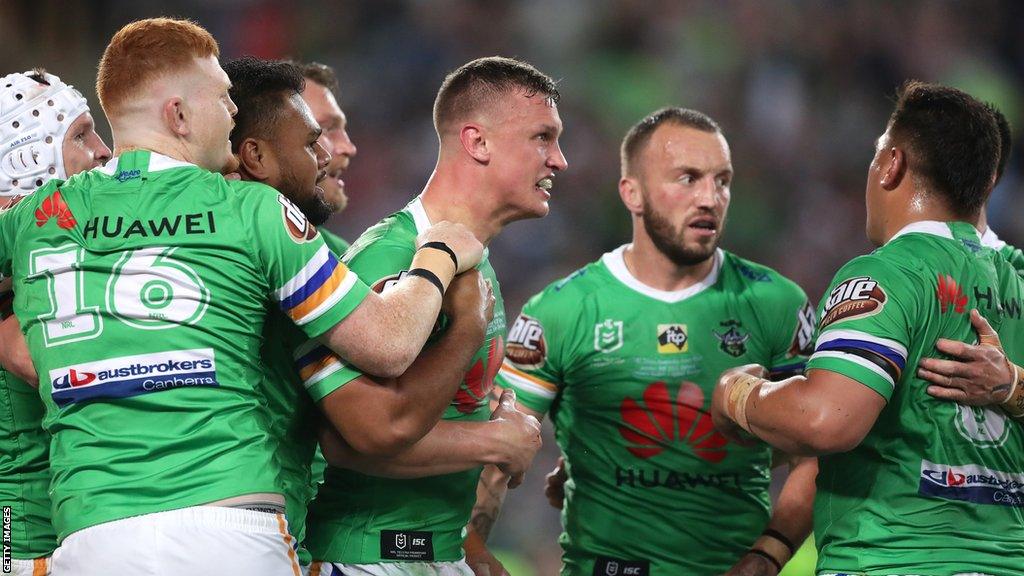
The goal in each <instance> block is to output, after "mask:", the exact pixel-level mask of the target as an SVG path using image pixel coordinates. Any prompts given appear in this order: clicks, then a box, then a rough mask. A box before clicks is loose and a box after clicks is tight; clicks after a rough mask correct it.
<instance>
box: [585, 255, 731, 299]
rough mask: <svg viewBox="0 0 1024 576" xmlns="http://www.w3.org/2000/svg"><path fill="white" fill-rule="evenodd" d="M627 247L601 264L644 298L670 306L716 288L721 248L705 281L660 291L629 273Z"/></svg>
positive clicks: (603, 257) (602, 259)
mask: <svg viewBox="0 0 1024 576" xmlns="http://www.w3.org/2000/svg"><path fill="white" fill-rule="evenodd" d="M627 246H628V244H623V245H622V246H619V247H618V248H616V249H615V250H612V251H611V252H608V253H607V254H605V255H604V256H602V257H601V262H603V263H604V265H605V267H606V268H608V271H609V272H611V273H612V276H614V277H615V278H616V279H617V280H618V281H619V282H622V283H623V284H625V285H626V286H628V287H629V288H631V289H633V290H634V291H636V292H639V293H641V294H643V295H644V296H647V297H649V298H654V299H655V300H660V301H662V302H668V303H669V304H675V303H676V302H681V301H683V300H686V299H687V298H690V297H691V296H696V295H697V294H700V293H701V292H703V291H704V290H706V289H708V288H710V287H711V286H714V284H715V282H718V274H719V272H721V270H722V250H721V249H720V248H719V249H716V250H715V255H714V259H715V263H714V264H713V265H712V266H711V272H709V273H708V275H707V276H705V277H704V279H703V280H701V281H700V282H697V283H696V284H694V285H693V286H689V287H687V288H683V289H682V290H671V291H669V290H658V289H657V288H652V287H650V286H648V285H646V284H644V283H643V282H641V281H639V280H637V279H636V277H635V276H633V275H632V274H631V273H630V272H629V269H628V268H626V259H625V258H624V257H623V254H624V253H625V250H626V247H627Z"/></svg>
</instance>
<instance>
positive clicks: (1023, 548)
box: [712, 81, 1024, 575]
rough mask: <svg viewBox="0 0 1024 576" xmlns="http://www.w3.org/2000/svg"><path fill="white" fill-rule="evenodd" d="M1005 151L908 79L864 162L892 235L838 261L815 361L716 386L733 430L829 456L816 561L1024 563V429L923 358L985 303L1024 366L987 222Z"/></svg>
mask: <svg viewBox="0 0 1024 576" xmlns="http://www.w3.org/2000/svg"><path fill="white" fill-rule="evenodd" d="M998 156H999V131H998V127H997V125H996V121H995V119H994V118H993V116H992V114H991V112H990V111H989V110H988V109H986V107H985V105H984V104H982V103H981V102H978V101H977V100H976V99H974V98H972V97H971V96H969V95H967V94H965V93H963V92H961V91H959V90H955V89H953V88H947V87H944V86H938V85H933V84H925V83H921V82H916V81H912V82H908V83H907V84H905V85H904V86H903V87H902V88H901V89H900V91H899V94H898V100H897V102H896V107H895V110H894V111H893V113H892V115H891V116H890V118H889V121H888V124H887V125H886V129H885V132H884V133H883V134H882V135H881V136H880V137H879V138H878V140H877V142H876V147H875V155H874V158H873V159H872V162H871V165H870V168H869V170H868V178H867V186H866V205H867V236H868V239H869V240H871V241H872V243H874V244H875V245H877V246H879V248H878V249H877V250H875V251H874V252H872V253H871V254H869V255H866V256H861V257H858V258H855V259H854V260H852V261H850V262H849V263H847V264H846V265H845V266H844V267H843V268H841V269H840V270H839V272H838V273H837V274H836V277H835V279H834V280H833V283H832V286H831V287H830V288H829V290H828V292H827V293H826V294H827V295H826V296H825V298H823V302H822V304H821V309H820V311H819V313H820V318H821V320H820V324H819V334H818V337H817V343H816V349H815V352H814V354H813V355H812V356H811V358H810V360H809V361H808V364H807V374H806V376H796V377H793V378H790V379H788V380H785V381H783V382H779V383H770V382H766V381H765V380H763V379H762V378H761V377H760V372H761V371H762V369H761V367H760V366H756V365H752V366H748V367H746V368H744V369H743V370H734V371H729V372H726V373H725V374H723V375H722V378H721V379H720V381H719V384H718V386H717V387H716V390H715V395H714V399H713V407H712V410H713V415H714V418H715V423H716V426H717V427H718V429H719V430H720V431H722V432H723V433H725V434H727V435H729V436H732V437H739V436H742V435H744V434H747V433H749V434H753V435H754V436H756V437H758V438H761V439H763V440H765V441H767V442H768V443H770V444H771V445H773V446H775V447H777V448H779V449H782V450H786V451H788V452H792V453H802V454H810V455H814V454H817V455H824V454H828V456H825V457H822V458H820V459H819V468H820V472H819V475H818V492H817V497H816V500H815V509H814V522H815V537H816V543H817V545H818V549H819V555H818V573H819V575H823V574H840V573H841V574H964V573H985V574H1015V573H1019V571H1020V558H1021V557H1024V541H1022V540H1021V538H1020V526H1021V525H1024V506H1022V504H1024V427H1021V426H1016V425H1012V424H1010V423H1009V422H1008V420H1007V418H1006V415H1005V414H1003V413H1002V412H1000V411H996V410H991V409H982V410H975V409H972V408H971V407H967V406H963V405H961V404H957V403H952V402H943V401H938V400H935V399H933V398H931V397H930V396H928V395H927V394H926V393H925V391H924V388H925V387H926V386H927V385H928V383H927V382H926V381H924V380H921V379H920V378H918V377H917V374H916V370H915V368H916V367H917V365H918V363H919V361H920V360H921V359H922V358H926V357H935V356H936V352H935V349H934V346H935V343H936V340H937V339H939V338H946V339H950V340H960V341H963V340H967V339H969V338H970V337H971V336H972V325H971V322H970V319H969V313H971V311H972V309H977V311H978V312H980V314H981V316H984V317H985V318H986V319H988V320H989V322H990V323H991V324H992V325H993V326H995V327H996V330H997V331H998V334H999V336H1000V338H1001V339H1002V340H1003V343H1004V344H1005V345H1006V351H1007V352H1008V353H1009V355H1010V357H1011V359H1012V360H1014V361H1015V362H1018V363H1020V356H1019V354H1020V352H1021V351H1022V350H1024V343H1022V342H1021V340H1022V337H1024V325H1022V321H1021V318H1020V314H1010V313H1007V312H1006V311H1007V310H1008V309H1009V308H1010V307H1011V305H1012V304H1013V303H1016V305H1017V306H1019V303H1020V299H1021V297H1022V294H1024V291H1022V288H1024V287H1022V281H1021V279H1020V278H1019V277H1018V276H1017V274H1016V272H1015V271H1014V270H1013V268H1012V267H1011V266H1010V264H1009V263H1007V262H1006V260H1005V259H1004V258H1002V257H1001V256H999V255H998V254H996V252H995V251H993V250H991V249H988V248H985V247H983V246H982V244H981V238H980V234H979V233H978V230H977V228H976V224H977V221H978V218H979V211H980V210H981V209H982V207H983V205H984V203H985V200H986V197H987V195H988V193H989V191H990V189H991V186H992V177H993V174H994V173H995V169H996V163H997V158H998ZM1015 355H1016V357H1015Z"/></svg>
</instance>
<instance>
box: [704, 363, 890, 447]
mask: <svg viewBox="0 0 1024 576" xmlns="http://www.w3.org/2000/svg"><path fill="white" fill-rule="evenodd" d="M763 370H764V369H763V368H762V367H760V366H756V365H748V366H744V367H741V368H734V369H732V370H729V371H726V372H725V373H724V374H722V377H721V378H719V381H718V385H717V386H716V387H715V393H714V396H713V398H712V404H711V415H712V418H713V419H714V422H715V427H716V428H718V430H719V431H720V432H722V433H723V434H725V435H726V436H728V437H730V438H731V439H733V440H735V441H739V442H743V441H744V439H743V436H744V435H743V431H746V432H748V433H750V434H753V435H754V436H756V437H758V438H760V439H761V440H764V441H765V442H767V443H768V444H771V445H772V446H774V447H776V448H778V449H779V450H782V451H783V452H787V453H789V454H795V455H800V456H819V455H822V454H832V453H835V452H846V451H849V450H852V449H853V448H855V447H856V446H857V445H859V444H860V443H861V441H862V440H864V437H865V436H867V434H868V432H869V431H870V430H871V427H872V426H874V424H875V421H876V420H877V419H878V415H879V414H880V413H881V412H882V408H884V407H885V402H886V400H885V398H883V397H882V396H881V395H880V394H878V393H877V392H875V391H874V390H873V389H871V388H869V387H867V386H864V385H862V384H861V383H860V382H858V381H856V380H854V379H852V378H850V377H848V376H844V375H842V374H839V373H837V372H832V371H830V370H821V369H817V370H815V369H812V370H809V371H808V373H807V376H794V377H792V378H787V379H786V380H783V381H781V382H769V381H768V380H765V379H764V378H763Z"/></svg>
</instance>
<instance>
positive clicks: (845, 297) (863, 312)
mask: <svg viewBox="0 0 1024 576" xmlns="http://www.w3.org/2000/svg"><path fill="white" fill-rule="evenodd" d="M885 299H886V296H885V291H884V290H882V287H881V286H880V285H879V284H878V282H876V281H875V280H874V279H872V278H871V277H869V276H861V277H859V278H850V279H849V280H846V281H845V282H843V283H842V284H840V285H838V286H836V287H835V288H834V289H833V290H832V292H830V293H829V295H828V300H827V301H826V302H825V309H824V310H823V311H822V318H821V327H822V328H824V327H825V326H828V325H830V324H835V323H836V322H840V321H842V320H850V319H852V318H862V317H865V316H871V315H872V314H877V313H879V312H881V311H882V307H884V306H885Z"/></svg>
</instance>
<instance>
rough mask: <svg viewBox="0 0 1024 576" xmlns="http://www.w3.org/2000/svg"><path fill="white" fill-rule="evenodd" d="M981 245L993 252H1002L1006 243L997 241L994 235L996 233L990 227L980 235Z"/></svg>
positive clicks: (997, 238) (997, 237)
mask: <svg viewBox="0 0 1024 576" xmlns="http://www.w3.org/2000/svg"><path fill="white" fill-rule="evenodd" d="M981 245H982V246H988V247H989V248H991V249H993V250H1002V249H1003V248H1004V247H1006V242H1003V241H1002V240H1000V239H999V236H997V235H996V231H995V230H993V229H992V227H991V226H989V227H986V228H985V233H984V234H982V235H981Z"/></svg>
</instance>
